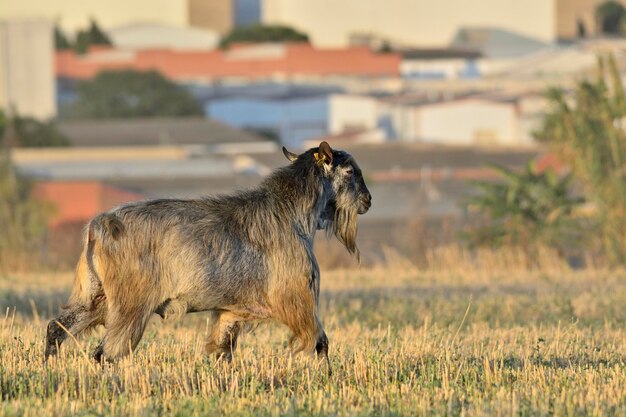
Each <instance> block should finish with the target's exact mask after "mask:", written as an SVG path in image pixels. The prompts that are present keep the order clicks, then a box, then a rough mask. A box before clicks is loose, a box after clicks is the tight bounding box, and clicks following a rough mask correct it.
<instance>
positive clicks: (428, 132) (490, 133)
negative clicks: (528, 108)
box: [416, 100, 523, 145]
mask: <svg viewBox="0 0 626 417" xmlns="http://www.w3.org/2000/svg"><path fill="white" fill-rule="evenodd" d="M416 119H417V120H416V124H417V129H418V131H419V133H418V138H419V140H420V141H423V142H427V143H441V144H455V145H489V144H500V145H520V144H522V143H523V141H522V138H521V137H520V127H519V117H518V111H517V109H516V105H515V104H513V103H495V102H494V103H489V102H479V101H473V100H463V101H455V102H450V103H440V104H435V105H426V106H421V107H418V108H417V109H416Z"/></svg>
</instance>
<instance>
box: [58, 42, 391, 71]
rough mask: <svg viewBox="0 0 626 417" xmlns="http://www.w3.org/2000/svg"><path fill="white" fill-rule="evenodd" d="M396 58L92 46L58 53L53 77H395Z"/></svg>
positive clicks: (364, 52)
mask: <svg viewBox="0 0 626 417" xmlns="http://www.w3.org/2000/svg"><path fill="white" fill-rule="evenodd" d="M400 60H401V58H400V55H398V54H395V53H388V54H377V53H374V52H372V51H371V50H369V49H368V48H366V47H349V48H342V49H317V48H314V47H313V46H311V45H309V44H295V43H294V44H271V45H264V44H261V45H237V46H236V47H235V48H231V49H230V50H226V51H222V50H196V51H177V50H168V49H150V50H138V51H124V50H116V49H111V48H97V49H91V50H90V51H89V53H87V54H85V55H77V54H75V53H74V52H72V51H60V52H57V54H56V74H57V76H62V77H69V78H79V79H86V78H91V77H94V76H95V75H96V74H97V73H98V72H100V71H102V70H120V69H135V70H150V69H152V70H158V71H159V72H161V73H163V74H164V75H165V76H166V77H169V78H171V79H175V80H189V79H213V78H220V77H244V78H260V77H269V76H273V75H312V76H315V75H317V76H325V75H361V76H394V75H398V74H399V71H400Z"/></svg>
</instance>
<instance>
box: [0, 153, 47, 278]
mask: <svg viewBox="0 0 626 417" xmlns="http://www.w3.org/2000/svg"><path fill="white" fill-rule="evenodd" d="M51 213H52V208H51V207H50V205H48V204H46V203H43V202H40V201H38V200H35V199H33V198H32V196H31V184H30V183H29V182H28V181H25V180H24V179H22V178H20V177H19V176H18V174H17V172H16V170H15V168H14V166H13V164H12V163H11V160H10V158H9V155H8V153H7V152H3V151H1V150H0V230H2V233H0V270H5V271H6V270H7V269H13V268H24V267H28V266H31V267H32V265H33V260H35V261H36V260H38V258H39V255H40V252H41V251H40V248H41V245H42V244H43V238H44V235H45V233H46V227H47V222H48V218H49V215H50V214H51Z"/></svg>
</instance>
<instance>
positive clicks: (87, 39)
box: [74, 19, 112, 54]
mask: <svg viewBox="0 0 626 417" xmlns="http://www.w3.org/2000/svg"><path fill="white" fill-rule="evenodd" d="M92 45H112V42H111V39H109V37H108V36H107V34H106V33H104V32H103V31H102V30H101V29H100V27H99V26H98V23H96V21H95V20H93V19H91V22H90V23H89V27H88V28H87V29H85V30H79V31H78V33H76V41H75V42H74V51H76V52H77V53H79V54H84V53H85V52H87V50H89V47H90V46H92Z"/></svg>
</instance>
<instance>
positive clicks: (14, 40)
mask: <svg viewBox="0 0 626 417" xmlns="http://www.w3.org/2000/svg"><path fill="white" fill-rule="evenodd" d="M0 107H2V108H3V109H4V110H5V111H11V110H13V109H14V110H16V111H17V112H18V114H20V115H24V116H32V117H35V118H38V119H48V118H51V117H54V116H55V115H56V81H55V73H54V36H53V27H52V23H51V22H50V21H46V20H14V21H4V22H1V21H0Z"/></svg>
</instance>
